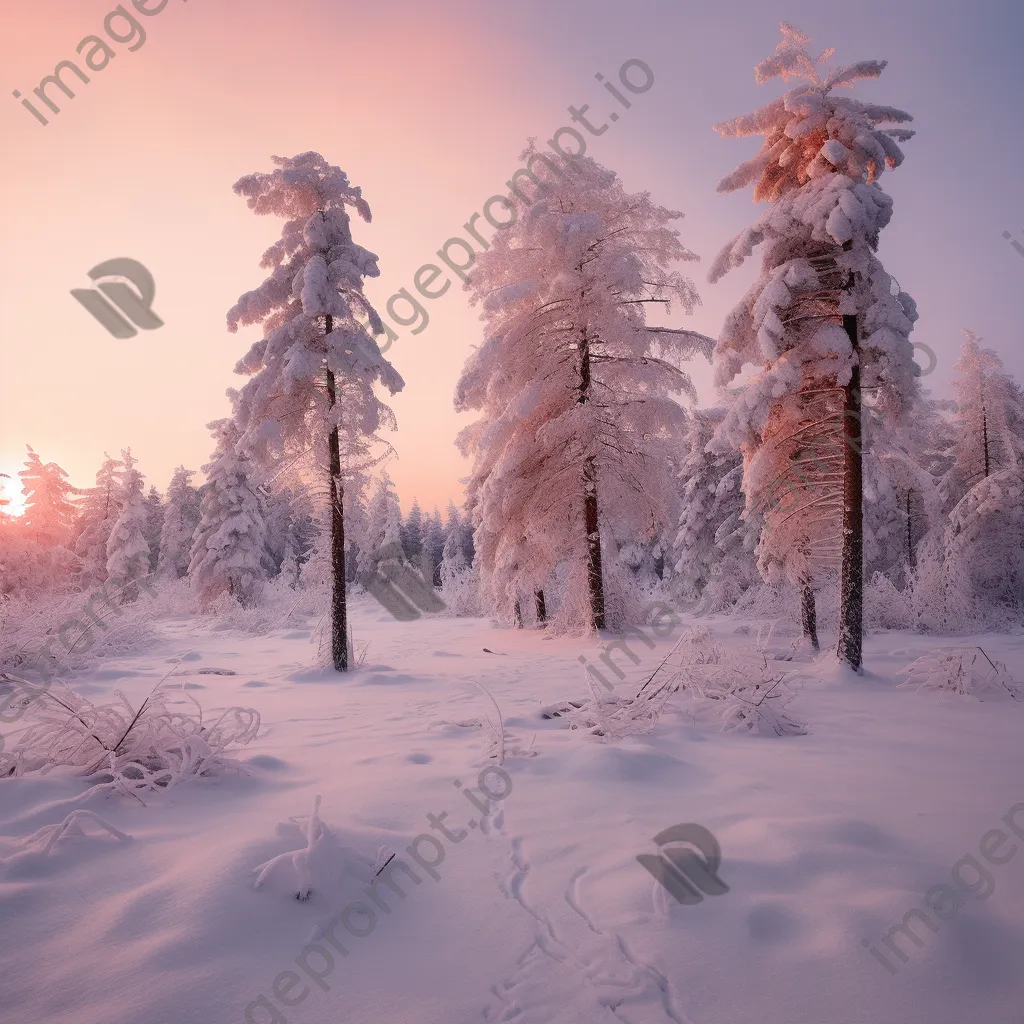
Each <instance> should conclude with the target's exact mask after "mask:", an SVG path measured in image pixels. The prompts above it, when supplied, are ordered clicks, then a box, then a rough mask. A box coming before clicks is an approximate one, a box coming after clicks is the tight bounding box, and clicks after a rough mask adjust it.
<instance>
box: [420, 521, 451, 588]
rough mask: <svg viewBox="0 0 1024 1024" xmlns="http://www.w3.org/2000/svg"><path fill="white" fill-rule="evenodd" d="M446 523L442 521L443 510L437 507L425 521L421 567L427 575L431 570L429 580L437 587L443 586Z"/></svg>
mask: <svg viewBox="0 0 1024 1024" xmlns="http://www.w3.org/2000/svg"><path fill="white" fill-rule="evenodd" d="M444 539H445V536H444V521H443V520H442V519H441V510H440V509H439V508H438V507H437V506H436V505H435V506H434V511H433V512H431V513H430V515H429V516H425V517H424V519H423V554H422V556H421V559H420V565H421V566H422V567H423V571H424V572H425V573H426V572H427V570H428V568H429V570H430V573H429V577H425V578H429V579H431V580H432V581H433V585H434V586H435V587H439V586H440V585H441V560H442V559H443V558H444Z"/></svg>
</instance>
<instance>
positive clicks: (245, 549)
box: [188, 419, 273, 607]
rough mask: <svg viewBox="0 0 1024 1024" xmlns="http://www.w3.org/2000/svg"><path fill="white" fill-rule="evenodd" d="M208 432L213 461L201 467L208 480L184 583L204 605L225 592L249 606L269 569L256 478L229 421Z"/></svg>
mask: <svg viewBox="0 0 1024 1024" xmlns="http://www.w3.org/2000/svg"><path fill="white" fill-rule="evenodd" d="M208 427H209V429H210V430H211V431H212V432H213V436H214V438H215V439H216V442H217V447H216V449H215V451H214V456H213V461H212V462H210V463H208V464H207V465H205V466H203V472H204V473H206V475H207V476H208V478H209V480H208V485H207V486H206V487H205V488H204V489H203V495H202V504H201V509H200V512H201V518H200V521H199V525H198V527H197V528H196V532H195V537H194V539H193V542H192V555H191V560H190V561H189V566H188V577H189V582H190V583H191V585H192V586H193V587H194V588H195V590H196V592H197V594H198V595H199V599H200V601H201V602H202V603H203V604H204V605H209V604H210V602H212V601H213V600H215V599H216V598H217V597H219V596H220V595H221V594H223V593H228V594H230V595H231V596H232V597H233V598H234V599H235V600H236V601H238V602H239V604H241V605H242V606H243V607H248V606H251V605H253V604H255V603H256V601H257V600H258V598H259V595H260V592H261V590H262V588H263V582H264V580H266V578H267V576H268V575H269V573H270V571H271V570H272V567H273V562H272V560H271V557H270V552H269V550H268V549H267V523H266V510H265V508H264V504H263V500H262V497H261V495H260V493H259V490H258V488H259V479H258V473H257V471H256V469H255V467H254V466H253V464H252V461H251V460H250V459H249V457H248V456H247V455H245V454H244V453H243V454H239V446H240V435H241V432H240V430H239V428H238V426H237V425H236V424H235V422H234V421H233V420H231V419H223V420H216V421H214V422H213V423H210V424H208Z"/></svg>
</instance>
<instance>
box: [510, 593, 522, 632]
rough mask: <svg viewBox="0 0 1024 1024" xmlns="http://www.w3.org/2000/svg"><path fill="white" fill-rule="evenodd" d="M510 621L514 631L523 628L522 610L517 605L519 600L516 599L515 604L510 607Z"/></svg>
mask: <svg viewBox="0 0 1024 1024" xmlns="http://www.w3.org/2000/svg"><path fill="white" fill-rule="evenodd" d="M512 621H513V622H514V623H515V627H516V629H522V628H523V609H522V608H521V607H520V605H519V598H518V597H517V598H516V603H515V604H514V605H513V606H512Z"/></svg>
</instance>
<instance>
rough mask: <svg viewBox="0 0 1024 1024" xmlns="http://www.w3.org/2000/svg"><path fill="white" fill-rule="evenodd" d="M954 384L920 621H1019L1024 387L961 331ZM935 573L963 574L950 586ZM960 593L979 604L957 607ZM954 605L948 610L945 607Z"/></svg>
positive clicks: (918, 596)
mask: <svg viewBox="0 0 1024 1024" xmlns="http://www.w3.org/2000/svg"><path fill="white" fill-rule="evenodd" d="M963 333H964V335H965V341H964V344H963V347H962V349H961V354H960V359H959V361H958V362H957V364H956V370H957V371H958V374H959V377H958V378H957V380H956V381H954V383H953V390H954V394H955V395H956V404H955V412H954V415H953V418H952V422H951V424H950V427H951V430H952V438H951V442H950V443H949V444H948V445H947V447H946V449H945V454H946V456H947V459H948V465H947V467H946V469H945V471H944V472H943V473H942V475H941V477H940V479H939V485H938V492H939V496H940V498H941V500H942V502H943V507H944V508H947V509H948V510H949V513H948V519H947V520H946V522H945V523H944V525H943V526H942V527H941V528H937V529H936V531H935V533H936V534H937V536H936V537H934V538H933V537H929V538H928V543H927V550H926V553H927V555H928V559H927V561H926V563H924V564H922V565H921V566H920V567H919V571H918V572H917V574H916V578H915V587H914V591H915V595H914V596H915V608H916V610H917V617H918V623H919V625H921V624H927V622H928V621H929V620H931V621H933V622H938V623H941V624H942V625H943V627H944V628H946V629H947V631H948V630H949V628H950V623H956V622H959V623H960V626H959V628H960V631H963V630H965V629H968V628H970V627H971V626H972V625H974V624H975V623H976V622H977V621H979V620H980V621H986V620H988V621H991V616H992V615H993V613H995V614H996V615H997V616H998V615H1002V616H1005V615H1007V613H1009V615H1010V616H1011V618H1012V619H1014V620H1018V621H1019V615H1020V612H1021V611H1022V610H1024V507H1022V506H1024V501H1022V499H1024V394H1022V393H1021V389H1020V387H1019V386H1018V385H1017V383H1016V382H1015V381H1014V380H1013V378H1012V377H1011V376H1010V375H1009V374H1008V373H1007V372H1006V371H1005V370H1004V368H1003V364H1002V360H1001V359H1000V358H999V356H998V355H997V354H996V353H995V352H994V351H992V350H991V349H984V348H982V347H981V339H980V338H979V337H978V336H977V335H976V334H974V333H972V332H971V331H964V332H963ZM940 573H947V574H949V573H956V574H957V575H958V576H959V577H961V578H960V579H959V580H958V581H957V582H956V583H955V584H954V585H952V597H951V596H950V591H951V585H950V584H946V583H942V582H941V581H939V579H938V576H939V574H940ZM966 594H969V595H970V598H971V600H973V601H974V602H975V603H976V605H977V607H976V608H975V609H973V613H972V615H970V616H966V615H964V614H963V612H962V609H963V606H964V605H965V604H966V601H967V598H966V597H965V595H966ZM950 606H952V607H953V608H954V612H950V611H949V608H950Z"/></svg>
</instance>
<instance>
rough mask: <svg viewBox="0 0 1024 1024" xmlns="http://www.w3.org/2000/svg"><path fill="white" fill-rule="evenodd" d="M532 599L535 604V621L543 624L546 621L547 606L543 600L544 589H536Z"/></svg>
mask: <svg viewBox="0 0 1024 1024" xmlns="http://www.w3.org/2000/svg"><path fill="white" fill-rule="evenodd" d="M533 599H534V601H535V602H536V605H537V622H538V623H540V624H541V625H543V624H544V623H545V622H547V621H548V606H547V602H545V600H544V591H543V590H538V591H537V592H536V593H535V594H534V595H533Z"/></svg>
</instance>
